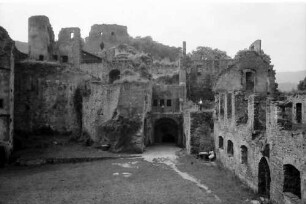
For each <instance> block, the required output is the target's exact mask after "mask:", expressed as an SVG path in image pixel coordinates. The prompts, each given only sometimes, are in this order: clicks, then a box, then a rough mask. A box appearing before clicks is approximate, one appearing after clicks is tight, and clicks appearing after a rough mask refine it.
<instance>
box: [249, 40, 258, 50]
mask: <svg viewBox="0 0 306 204" xmlns="http://www.w3.org/2000/svg"><path fill="white" fill-rule="evenodd" d="M249 50H253V51H256V52H258V53H260V52H261V40H256V41H255V42H253V43H252V44H251V45H250V47H249Z"/></svg>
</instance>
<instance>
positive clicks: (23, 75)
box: [14, 61, 90, 133]
mask: <svg viewBox="0 0 306 204" xmlns="http://www.w3.org/2000/svg"><path fill="white" fill-rule="evenodd" d="M89 78H90V77H89V76H88V75H86V74H84V73H82V72H78V71H76V70H74V68H72V67H69V66H68V67H67V66H63V65H60V64H57V63H51V62H37V61H36V62H35V61H24V62H20V63H18V64H17V65H16V72H15V87H16V92H15V112H14V115H15V121H14V122H15V124H18V126H17V128H16V131H17V132H30V133H31V132H38V133H39V131H40V130H42V129H49V130H51V131H55V132H59V133H69V132H70V133H75V132H77V131H79V129H80V127H81V126H80V125H81V124H79V122H78V120H77V112H76V105H77V104H75V98H74V97H75V93H76V90H77V88H78V87H79V86H80V84H81V83H82V82H83V81H85V80H88V79H89Z"/></svg>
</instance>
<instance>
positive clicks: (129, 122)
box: [102, 116, 141, 151]
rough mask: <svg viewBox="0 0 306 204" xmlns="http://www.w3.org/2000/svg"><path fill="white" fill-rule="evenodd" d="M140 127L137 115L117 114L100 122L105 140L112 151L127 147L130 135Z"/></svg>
mask: <svg viewBox="0 0 306 204" xmlns="http://www.w3.org/2000/svg"><path fill="white" fill-rule="evenodd" d="M140 127H141V119H140V117H139V116H134V117H131V118H125V117H123V116H118V117H116V118H114V119H111V120H109V121H107V122H105V123H103V124H102V130H103V133H104V136H105V138H104V139H105V140H106V141H107V142H108V143H109V144H110V145H111V149H112V150H113V151H120V150H122V149H123V148H128V147H129V144H130V143H131V141H132V136H133V135H134V134H136V133H137V131H138V130H139V128H140Z"/></svg>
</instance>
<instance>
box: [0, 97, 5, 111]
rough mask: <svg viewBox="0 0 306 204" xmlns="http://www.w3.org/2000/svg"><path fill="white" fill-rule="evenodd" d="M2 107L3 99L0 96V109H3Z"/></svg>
mask: <svg viewBox="0 0 306 204" xmlns="http://www.w3.org/2000/svg"><path fill="white" fill-rule="evenodd" d="M3 108H4V104H3V99H2V98H1V99H0V109H3Z"/></svg>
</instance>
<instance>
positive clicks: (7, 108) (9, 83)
mask: <svg viewBox="0 0 306 204" xmlns="http://www.w3.org/2000/svg"><path fill="white" fill-rule="evenodd" d="M14 49H15V44H14V42H13V41H12V39H11V38H10V37H9V35H8V33H7V32H6V30H4V29H3V28H2V27H0V165H1V166H2V165H4V161H5V160H6V159H7V158H8V157H9V155H10V153H11V151H12V148H13V132H14V123H13V120H14V114H13V113H14V69H15V62H14V61H15V51H14Z"/></svg>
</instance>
